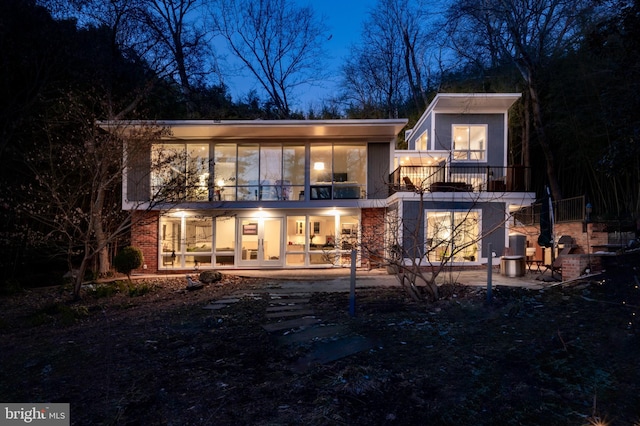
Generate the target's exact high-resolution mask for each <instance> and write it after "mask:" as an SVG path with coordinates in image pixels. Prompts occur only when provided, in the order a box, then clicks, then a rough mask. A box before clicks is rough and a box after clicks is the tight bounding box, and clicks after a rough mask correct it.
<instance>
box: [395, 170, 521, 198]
mask: <svg viewBox="0 0 640 426" xmlns="http://www.w3.org/2000/svg"><path fill="white" fill-rule="evenodd" d="M530 181H531V179H530V174H529V170H528V169H527V168H525V167H524V166H507V167H494V166H476V165H469V166H467V165H441V166H400V167H398V168H397V169H396V170H394V171H393V173H391V175H390V176H389V182H390V183H391V192H392V193H394V192H403V191H409V192H415V191H424V192H463V191H466V192H527V191H529V190H530Z"/></svg>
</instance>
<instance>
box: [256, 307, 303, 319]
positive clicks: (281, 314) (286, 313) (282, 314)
mask: <svg viewBox="0 0 640 426" xmlns="http://www.w3.org/2000/svg"><path fill="white" fill-rule="evenodd" d="M306 315H313V309H303V310H299V309H296V310H293V311H280V312H270V313H268V314H266V315H265V317H266V318H269V319H275V318H290V317H300V316H306Z"/></svg>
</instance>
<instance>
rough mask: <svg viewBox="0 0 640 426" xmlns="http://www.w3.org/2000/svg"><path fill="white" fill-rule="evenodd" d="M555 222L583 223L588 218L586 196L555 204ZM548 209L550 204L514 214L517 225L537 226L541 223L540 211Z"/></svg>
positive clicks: (532, 207)
mask: <svg viewBox="0 0 640 426" xmlns="http://www.w3.org/2000/svg"><path fill="white" fill-rule="evenodd" d="M552 205H553V221H554V222H555V223H562V222H576V221H578V222H582V221H584V220H585V218H586V215H587V213H586V209H585V198H584V196H579V197H573V198H565V199H564V200H560V201H554V202H553V204H552ZM543 208H544V209H548V208H549V205H548V204H546V205H545V204H543V203H538V204H532V205H530V206H527V207H523V208H521V209H520V210H518V211H517V212H515V213H514V218H515V220H516V223H518V224H522V225H537V224H539V223H540V211H541V210H542V209H543Z"/></svg>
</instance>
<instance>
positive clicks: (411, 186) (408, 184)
mask: <svg viewBox="0 0 640 426" xmlns="http://www.w3.org/2000/svg"><path fill="white" fill-rule="evenodd" d="M402 181H403V182H404V185H405V186H406V188H407V191H415V190H416V186H415V185H414V184H413V182H411V179H409V176H405V177H403V178H402Z"/></svg>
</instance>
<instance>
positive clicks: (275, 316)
mask: <svg viewBox="0 0 640 426" xmlns="http://www.w3.org/2000/svg"><path fill="white" fill-rule="evenodd" d="M292 287H294V288H296V287H297V286H296V285H294V286H287V285H284V286H283V287H282V288H273V287H271V286H270V288H269V289H268V291H266V292H264V293H260V294H258V293H241V292H239V293H234V294H233V295H231V296H228V297H224V298H222V299H219V300H216V301H213V302H211V303H210V304H209V305H207V306H205V307H204V309H209V310H221V309H224V308H226V307H227V306H229V305H232V304H234V303H236V302H238V301H240V300H241V299H243V298H246V297H254V298H256V299H264V298H267V300H268V306H267V308H266V312H265V320H266V321H265V323H264V324H262V328H263V329H264V330H265V331H266V332H268V333H269V334H270V335H271V336H273V337H274V339H275V340H276V341H277V342H278V344H280V345H283V346H286V347H295V346H302V345H304V346H308V347H309V348H310V349H309V351H308V352H307V353H306V354H305V355H304V356H303V357H301V358H299V359H298V360H297V361H296V362H294V363H293V365H292V366H291V368H292V370H294V371H298V372H302V371H305V370H306V369H308V368H310V367H312V366H314V365H316V364H327V363H330V362H333V361H336V360H338V359H341V358H344V357H347V356H350V355H353V354H356V353H358V352H361V351H364V350H369V349H371V348H373V347H375V346H376V344H375V342H374V341H373V340H372V339H369V338H367V337H365V336H361V335H358V334H356V333H354V332H353V331H352V330H350V329H349V327H348V326H345V325H337V324H332V323H327V322H326V321H324V320H323V319H322V318H321V317H319V316H317V315H316V314H315V312H314V311H313V307H312V306H311V304H310V303H309V299H310V297H311V293H307V292H297V291H294V292H292V290H293V288H292Z"/></svg>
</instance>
